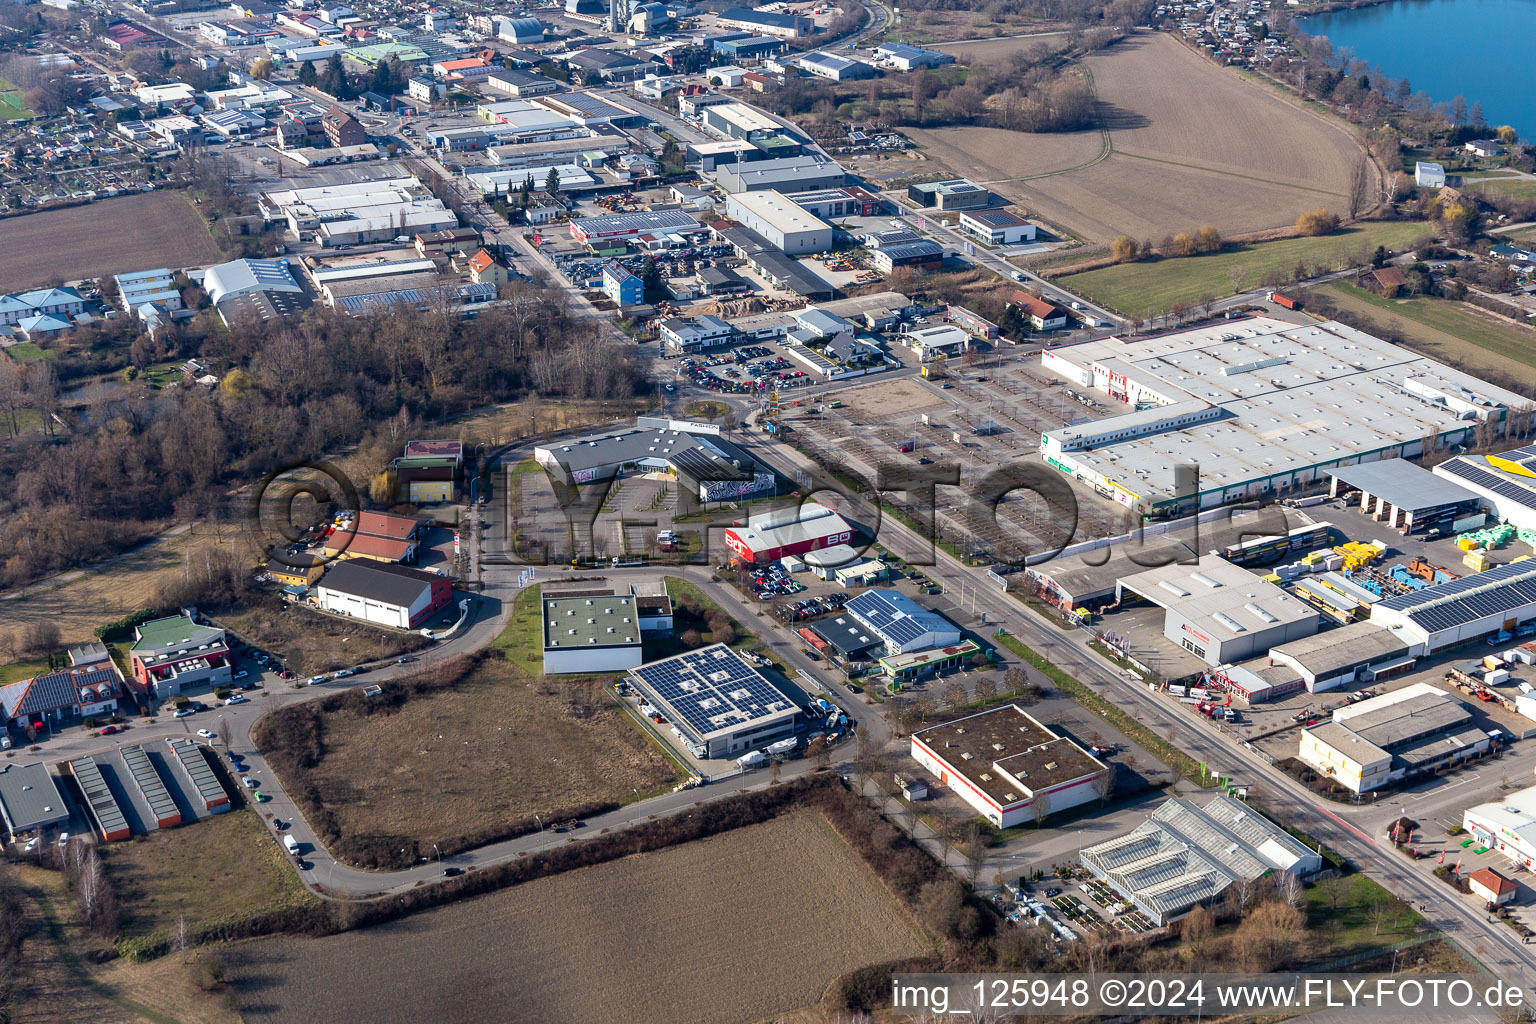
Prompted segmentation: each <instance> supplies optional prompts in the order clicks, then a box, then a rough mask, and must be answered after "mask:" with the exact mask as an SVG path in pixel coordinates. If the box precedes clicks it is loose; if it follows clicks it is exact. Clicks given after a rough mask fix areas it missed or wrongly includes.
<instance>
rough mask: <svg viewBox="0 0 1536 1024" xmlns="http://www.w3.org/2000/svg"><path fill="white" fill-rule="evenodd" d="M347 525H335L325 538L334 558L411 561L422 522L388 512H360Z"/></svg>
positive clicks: (414, 557)
mask: <svg viewBox="0 0 1536 1024" xmlns="http://www.w3.org/2000/svg"><path fill="white" fill-rule="evenodd" d="M348 525H349V526H350V527H351V528H350V529H338V530H336V532H335V533H333V534H331V536H330V537H329V538H328V539H327V540H326V542H325V553H326V554H327V555H330V556H331V557H333V558H342V559H346V558H368V559H372V560H373V561H376V562H412V561H415V559H416V549H417V544H418V543H419V541H420V537H421V533H422V532H423V531H422V523H421V521H420V520H418V519H411V518H409V517H408V516H396V515H390V514H389V513H388V512H360V513H358V517H357V520H356V522H355V524H348Z"/></svg>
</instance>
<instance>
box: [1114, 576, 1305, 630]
mask: <svg viewBox="0 0 1536 1024" xmlns="http://www.w3.org/2000/svg"><path fill="white" fill-rule="evenodd" d="M1117 589H1119V590H1130V591H1133V592H1134V593H1136V594H1139V595H1141V596H1142V597H1145V598H1146V599H1147V600H1148V601H1151V602H1152V603H1153V604H1155V605H1160V606H1162V607H1163V608H1167V609H1170V610H1173V611H1177V612H1178V613H1179V614H1180V615H1182V616H1184V617H1185V619H1187V620H1188V621H1190V622H1195V623H1199V624H1200V628H1202V629H1204V630H1205V631H1206V632H1209V633H1211V634H1213V635H1215V636H1218V637H1220V638H1221V639H1222V640H1234V639H1236V638H1238V637H1239V636H1242V635H1244V634H1245V633H1250V632H1260V631H1263V630H1268V629H1274V628H1278V627H1280V626H1286V625H1290V624H1292V623H1296V622H1302V621H1304V620H1306V619H1311V620H1312V621H1313V622H1316V621H1317V613H1316V612H1314V611H1313V610H1312V608H1311V607H1310V606H1309V605H1307V604H1305V603H1304V602H1302V601H1301V600H1299V599H1297V598H1295V597H1292V596H1291V595H1290V594H1287V593H1286V592H1285V591H1283V590H1281V589H1280V588H1279V587H1277V586H1275V585H1274V584H1273V583H1270V582H1268V581H1266V580H1264V579H1263V578H1262V577H1260V576H1258V575H1256V574H1254V573H1251V572H1249V571H1248V570H1247V569H1244V568H1243V567H1242V566H1238V565H1233V564H1232V563H1231V562H1229V561H1227V560H1226V559H1225V558H1221V557H1219V556H1217V555H1201V556H1200V563H1199V565H1194V566H1190V565H1165V566H1161V567H1159V568H1156V569H1148V570H1146V571H1145V572H1140V573H1137V574H1136V575H1134V576H1127V577H1125V578H1124V579H1122V580H1121V581H1120V583H1119V586H1118V588H1117Z"/></svg>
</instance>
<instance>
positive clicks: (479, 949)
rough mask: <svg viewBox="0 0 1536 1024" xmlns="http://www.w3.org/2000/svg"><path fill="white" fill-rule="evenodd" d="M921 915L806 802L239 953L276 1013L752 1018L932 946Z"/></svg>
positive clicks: (545, 1023) (261, 1010) (572, 1021)
mask: <svg viewBox="0 0 1536 1024" xmlns="http://www.w3.org/2000/svg"><path fill="white" fill-rule="evenodd" d="M923 949H924V945H923V941H922V939H921V937H920V935H919V933H918V932H917V931H916V930H915V927H914V925H913V923H912V921H911V919H910V918H908V917H907V915H906V914H905V913H904V912H903V911H902V910H901V909H900V908H899V907H898V906H897V904H896V903H895V902H894V900H893V899H892V898H891V896H890V895H889V894H888V893H887V892H886V891H885V889H884V888H882V887H881V885H880V883H879V882H878V880H877V879H876V878H875V877H874V875H873V874H872V873H871V872H870V871H869V869H868V868H867V867H866V866H865V865H864V864H863V863H862V862H860V861H859V860H858V859H857V858H856V857H855V855H854V854H853V853H852V852H851V851H849V850H848V848H847V846H846V845H844V843H843V841H842V839H841V838H840V837H838V836H837V834H836V833H835V832H833V831H832V829H831V828H830V826H828V825H827V824H826V822H825V821H824V820H823V819H822V818H821V817H820V816H818V815H816V814H814V813H811V812H804V813H798V814H793V815H789V816H786V817H784V818H780V819H778V820H776V821H771V822H768V823H766V824H763V825H755V826H752V827H750V828H744V829H740V830H737V831H735V832H731V833H727V834H725V835H722V836H716V837H714V838H711V839H705V840H701V841H699V842H695V843H689V844H687V845H685V846H679V847H674V848H672V849H669V850H664V851H661V852H658V853H652V854H644V855H641V856H638V857H631V858H628V859H626V860H621V861H614V862H611V863H608V864H602V865H598V866H596V867H591V868H585V869H582V870H579V871H573V872H570V873H568V874H564V875H558V876H555V877H553V878H547V879H542V880H540V881H537V882H530V883H528V884H527V885H522V886H518V887H516V888H513V889H509V890H506V891H504V892H501V893H497V894H495V895H491V896H486V897H483V898H481V899H477V900H474V901H471V902H467V903H461V904H458V905H455V906H451V907H447V908H444V909H441V910H435V911H432V912H430V913H426V914H421V915H418V916H415V917H410V918H407V919H405V920H402V921H398V922H395V923H392V924H388V925H384V926H381V927H378V928H372V929H369V930H367V931H362V932H356V933H351V934H346V935H339V936H335V937H332V938H326V939H294V938H286V937H285V938H276V939H264V940H261V941H258V942H253V943H249V944H245V945H242V946H237V947H235V948H232V949H231V950H230V951H229V954H228V960H229V962H230V964H231V971H230V973H231V975H232V977H233V982H234V990H235V1000H236V1003H237V1004H238V1006H239V1009H240V1011H241V1013H242V1014H243V1015H244V1017H245V1019H246V1020H262V1021H268V1022H271V1024H289V1022H293V1024H355V1022H357V1021H380V1022H384V1021H449V1020H451V1021H454V1022H456V1024H478V1022H487V1024H489V1022H495V1024H521V1022H529V1024H551V1022H555V1021H558V1022H561V1024H581V1022H588V1021H590V1022H615V1021H624V1022H625V1024H651V1022H654V1024H677V1022H679V1021H687V1022H688V1024H740V1022H741V1021H747V1020H760V1019H763V1018H765V1017H768V1016H770V1015H773V1014H777V1013H784V1012H790V1011H793V1010H796V1009H798V1008H801V1007H805V1006H808V1005H810V1004H811V1003H814V1002H815V1001H816V1000H818V999H819V998H820V997H821V995H822V992H823V990H824V989H825V988H826V986H827V984H828V983H829V982H830V981H831V980H832V979H833V978H835V977H837V976H838V975H840V974H842V973H844V972H846V971H848V970H851V969H852V968H854V967H858V966H861V965H864V964H870V963H877V962H880V961H885V960H891V959H895V958H897V957H902V956H908V955H913V954H917V953H920V952H921V951H922V950H923Z"/></svg>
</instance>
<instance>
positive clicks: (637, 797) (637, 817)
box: [629, 786, 640, 821]
mask: <svg viewBox="0 0 1536 1024" xmlns="http://www.w3.org/2000/svg"><path fill="white" fill-rule="evenodd" d="M629 790H630V792H631V793H634V794H635V820H636V821H639V820H640V790H639V789H637V788H635V787H634V786H630V787H629Z"/></svg>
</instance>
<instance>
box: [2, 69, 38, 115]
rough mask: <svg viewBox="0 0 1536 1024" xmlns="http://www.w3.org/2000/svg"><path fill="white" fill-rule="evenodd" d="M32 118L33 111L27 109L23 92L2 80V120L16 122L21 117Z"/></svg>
mask: <svg viewBox="0 0 1536 1024" xmlns="http://www.w3.org/2000/svg"><path fill="white" fill-rule="evenodd" d="M31 116H32V111H30V110H28V109H27V103H26V100H24V99H23V98H22V94H21V90H20V89H17V88H16V87H14V86H13V85H11V83H10V82H7V81H6V80H5V79H3V78H0V119H3V120H6V121H14V120H16V119H17V118H20V117H31Z"/></svg>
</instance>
